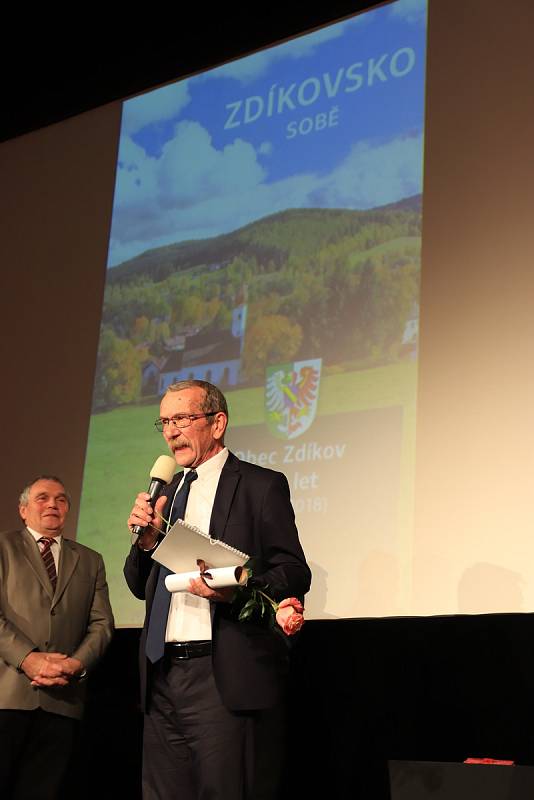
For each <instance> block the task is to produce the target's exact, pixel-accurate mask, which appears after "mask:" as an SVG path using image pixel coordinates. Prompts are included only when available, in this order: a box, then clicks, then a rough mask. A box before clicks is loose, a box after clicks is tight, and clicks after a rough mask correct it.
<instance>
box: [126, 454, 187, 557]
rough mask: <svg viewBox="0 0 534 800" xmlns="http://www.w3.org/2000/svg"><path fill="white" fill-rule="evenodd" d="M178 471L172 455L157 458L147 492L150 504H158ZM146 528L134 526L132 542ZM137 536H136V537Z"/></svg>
mask: <svg viewBox="0 0 534 800" xmlns="http://www.w3.org/2000/svg"><path fill="white" fill-rule="evenodd" d="M175 471H176V461H175V460H174V458H171V456H160V457H159V458H156V460H155V462H154V466H153V467H152V469H151V470H150V484H149V486H148V489H147V492H148V494H149V495H150V505H151V506H152V508H154V506H155V505H156V500H157V499H158V497H159V496H160V494H161V491H162V489H163V487H164V486H167V484H168V483H170V482H171V481H172V479H173V476H174V473H175ZM145 530H146V528H145V527H144V526H143V525H134V526H133V528H132V544H135V543H136V542H137V540H138V538H139V537H140V536H141V534H142V533H144V532H145ZM134 537H135V538H134Z"/></svg>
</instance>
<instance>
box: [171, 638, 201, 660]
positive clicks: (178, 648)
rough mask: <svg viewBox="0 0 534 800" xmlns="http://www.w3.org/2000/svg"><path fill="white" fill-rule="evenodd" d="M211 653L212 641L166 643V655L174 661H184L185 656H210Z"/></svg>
mask: <svg viewBox="0 0 534 800" xmlns="http://www.w3.org/2000/svg"><path fill="white" fill-rule="evenodd" d="M210 653H211V642H210V641H204V642H202V641H199V642H167V644H166V645H165V657H166V658H169V659H171V660H173V661H174V660H179V661H182V660H183V659H184V658H200V656H209V655H210Z"/></svg>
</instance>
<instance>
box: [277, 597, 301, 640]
mask: <svg viewBox="0 0 534 800" xmlns="http://www.w3.org/2000/svg"><path fill="white" fill-rule="evenodd" d="M303 612H304V606H303V605H302V603H301V602H300V600H298V599H297V598H296V597H288V598H286V599H285V600H282V602H281V603H279V604H278V610H277V612H276V621H277V623H278V624H279V625H280V627H281V628H282V630H283V631H284V633H285V634H286V635H287V636H292V635H293V634H294V633H296V632H297V631H300V629H301V628H302V626H303V625H304V613H303Z"/></svg>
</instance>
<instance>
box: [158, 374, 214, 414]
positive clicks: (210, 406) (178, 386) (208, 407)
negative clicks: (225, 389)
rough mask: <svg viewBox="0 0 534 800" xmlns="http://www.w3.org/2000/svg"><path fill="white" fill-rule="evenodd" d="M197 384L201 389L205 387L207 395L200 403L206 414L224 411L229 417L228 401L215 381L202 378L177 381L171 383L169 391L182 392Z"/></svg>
mask: <svg viewBox="0 0 534 800" xmlns="http://www.w3.org/2000/svg"><path fill="white" fill-rule="evenodd" d="M195 386H198V387H199V389H203V390H204V393H205V395H206V396H205V397H204V400H203V401H202V403H201V405H200V407H201V409H202V411H203V412H204V414H211V413H216V412H218V411H222V412H223V414H226V418H227V419H228V404H227V402H226V397H225V396H224V395H223V393H222V392H221V390H220V389H218V388H217V387H216V386H214V385H213V383H208V381H200V380H189V381H178V382H177V383H171V385H170V386H169V387H168V389H167V392H182V391H183V390H184V389H193V388H194V387H195Z"/></svg>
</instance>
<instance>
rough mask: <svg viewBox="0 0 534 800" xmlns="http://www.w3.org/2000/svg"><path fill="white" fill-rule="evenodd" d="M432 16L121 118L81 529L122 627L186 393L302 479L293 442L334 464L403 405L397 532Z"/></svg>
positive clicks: (350, 30)
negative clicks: (355, 434)
mask: <svg viewBox="0 0 534 800" xmlns="http://www.w3.org/2000/svg"><path fill="white" fill-rule="evenodd" d="M425 11H426V8H425V4H424V3H423V2H420V0H400V1H399V2H396V3H393V4H391V5H387V6H384V7H381V8H378V9H375V10H372V11H370V12H367V13H366V14H364V15H359V16H357V17H355V18H352V19H349V20H346V21H344V22H340V23H337V24H336V25H333V26H330V27H329V28H326V29H323V30H319V31H316V32H315V33H311V34H308V35H307V36H305V37H301V38H299V39H295V40H293V41H290V42H287V43H284V44H282V45H278V46H277V47H274V48H271V49H270V50H267V51H263V52H260V53H257V54H254V55H252V56H249V57H247V58H245V59H241V60H239V61H235V62H232V63H229V64H226V65H224V66H222V67H219V68H217V69H215V70H212V71H210V72H208V73H205V74H201V75H198V76H194V77H192V78H189V79H186V80H182V81H179V82H177V83H175V84H171V85H169V86H166V87H164V88H162V89H159V90H156V91H154V92H150V93H148V94H145V95H142V96H140V97H137V98H134V99H132V100H129V101H127V102H126V103H125V104H124V108H123V117H122V126H121V134H120V144H119V155H118V162H117V177H116V187H115V197H114V208H113V218H112V227H111V237H110V249H109V263H108V274H107V282H106V288H105V297H104V305H103V313H102V325H101V334H100V343H99V349H98V357H97V364H96V376H95V384H94V397H93V416H92V420H91V429H90V435H89V444H88V451H87V460H86V468H85V474H84V490H83V496H82V507H81V515H80V523H79V529H80V538H81V539H82V541H86V542H87V543H88V544H90V545H91V546H94V547H96V548H97V549H98V550H100V551H102V552H104V554H105V555H106V563H107V568H108V572H109V574H110V575H109V577H110V584H111V588H112V597H113V600H114V606H115V608H116V611H117V615H118V617H119V622H120V623H122V624H132V623H135V622H137V621H138V620H139V617H140V614H141V610H140V609H139V608H138V606H137V605H135V601H132V600H131V599H130V598H129V596H128V593H127V590H126V588H125V587H123V584H122V577H121V569H122V563H123V560H124V556H125V554H126V552H127V549H128V544H129V543H128V532H127V529H126V526H125V520H126V518H127V516H128V513H129V510H130V508H131V506H132V503H133V499H134V497H135V494H136V493H137V492H138V491H141V490H143V489H144V488H145V484H146V482H147V473H148V470H149V469H150V467H151V465H152V462H153V460H154V459H155V457H156V456H158V455H160V454H161V453H163V452H165V444H164V442H163V440H162V437H161V435H160V434H158V433H157V432H156V431H155V429H154V426H153V422H154V420H155V419H156V417H157V416H158V414H159V398H160V397H161V395H162V394H163V393H164V392H165V390H166V389H167V387H168V386H169V385H171V384H172V383H175V382H177V381H180V380H184V379H191V378H198V379H202V380H207V381H210V382H212V383H215V384H217V385H218V386H219V387H220V388H221V389H222V390H223V391H224V392H225V393H226V394H227V397H228V400H229V406H230V418H231V432H230V434H229V445H230V447H231V448H232V450H233V451H234V452H237V453H238V455H240V457H242V458H247V459H248V460H252V461H256V462H257V463H262V458H263V462H264V465H265V466H272V467H274V468H277V469H281V470H282V471H284V472H285V473H286V474H288V477H290V476H289V473H290V472H291V466H288V467H286V468H284V464H283V463H282V462H283V457H282V454H283V453H286V454H287V453H288V452H290V451H289V450H287V446H288V443H290V444H291V445H292V446H294V448H295V450H294V452H295V453H296V452H297V449H296V448H298V446H299V445H300V443H302V444H303V445H304V444H306V443H307V442H312V441H313V443H314V446H315V448H316V449H315V450H314V452H315V453H319V452H320V453H321V455H320V457H319V456H317V458H318V459H319V458H321V459H323V460H324V459H327V453H329V452H330V451H327V449H326V448H327V447H330V446H331V447H332V448H333V449H332V453H333V454H334V455H333V456H332V458H335V457H336V456H335V452H336V451H335V449H334V448H335V446H338V447H339V448H341V444H339V445H334V444H333V443H332V444H329V443H330V441H332V442H334V439H332V433H331V431H332V430H334V429H333V428H329V427H328V426H329V425H331V424H334V423H333V422H332V420H333V419H334V418H338V419H345V418H347V415H354V414H358V413H366V412H369V410H371V411H372V412H373V413H375V412H376V411H377V410H380V409H388V408H393V407H396V408H400V409H401V410H402V418H403V423H402V425H403V428H402V430H401V423H400V422H399V424H398V428H399V430H398V437H397V438H398V452H397V457H396V461H395V466H394V467H393V466H392V474H393V473H395V475H396V477H395V478H394V479H393V478H392V479H391V480H392V484H393V483H394V484H395V485H394V487H393V488H392V487H390V488H389V489H388V492H390V494H391V497H392V498H393V500H392V502H394V503H395V509H394V510H393V511H392V515H391V516H392V518H393V516H394V517H395V519H396V522H395V524H396V525H397V523H398V518H399V513H400V514H401V515H402V508H401V510H400V512H399V504H398V493H399V485H400V484H399V482H400V483H402V481H408V482H409V478H407V477H406V475H407V470H408V472H409V465H410V460H411V457H412V456H411V454H412V450H413V438H414V435H415V431H414V429H413V411H414V404H415V399H414V398H415V385H416V377H417V376H416V369H417V344H418V315H419V280H420V245H421V219H422V217H421V206H422V196H421V191H422V189H421V187H422V163H423V116H424V115H423V110H424V109H423V103H424V69H425V33H426V16H425ZM343 415H345V416H343ZM362 419H363V418H362ZM340 424H341V423H340ZM372 424H375V422H373V423H372ZM376 424H378V423H376ZM321 425H323V426H325V427H324V428H321ZM410 426H412V428H410ZM314 431H316V433H314ZM407 431H408V433H407ZM312 434H313V436H312ZM323 434H324V435H323ZM395 435H396V436H397V434H395ZM310 436H312V438H310ZM321 436H323V439H324V441H323V439H321ZM329 436H330V439H329V438H328V437H329ZM324 437H326V438H324ZM338 438H339V437H338ZM340 441H341V440H340ZM343 441H344V442H345V440H343ZM321 442H323V443H322V444H321ZM336 442H337V439H336ZM344 447H345V448H348V449H344V450H343V451H341V450H339V451H338V453H339V454H340V455H339V457H340V459H342V457H344V455H345V452H347V453H348V452H349V451H350V448H351V443H350V442H349V440H347V441H346V442H345V445H344ZM386 447H387V444H386ZM284 448H285V449H284ZM317 448H322V449H321V450H319V449H317ZM402 448H404V449H402ZM354 449H357V445H356V443H354ZM390 449H391V448H390ZM303 452H304V451H303ZM273 453H276V456H274V457H273V455H272V454H273ZM310 453H311V451H310ZM262 454H268V455H262ZM310 457H311V456H310ZM401 462H402V463H401ZM399 463H400V464H401V466H400V467H399ZM320 466H322V467H323V468H324V464H322V465H320ZM338 466H342V467H343V468H346V465H345V464H341V465H338ZM399 476H400V477H399ZM290 483H291V480H290ZM317 484H319V478H317ZM322 484H323V487H322V489H321V491H319V492H318V493H317V492H316V496H317V498H323V499H324V502H325V503H327V501H328V498H327V494H328V492H327V491H326V490H325V489H324V486H325V485H327V484H328V480H327V478H326V477H325V478H324V480H323V481H322ZM307 488H309V487H308V486H307V487H306V489H307ZM300 489H302V486H300V487H299V485H298V481H296V484H295V486H292V494H293V495H294V502H296V503H297V505H296V510H297V516H298V517H299V519H300V520H301V527H304V528H305V527H306V525H307V519H308V518H309V517H310V516H311V514H310V513H308V512H310V511H312V510H313V504H312V506H311V507H310V508H306V507H305V504H304V505H302V507H299V506H298V501H299V490H300ZM395 498H397V499H395ZM304 499H307V497H306V498H304ZM321 502H322V501H321ZM319 506H320V503H316V504H315V509H316V511H317V510H320V509H319ZM324 510H325V511H326V510H327V509H326V506H325V509H324ZM330 510H331V509H330ZM388 524H389V523H388ZM383 527H384V529H385V528H386V527H387V525H386V524H385V525H384V526H383ZM110 531H111V532H112V535H110ZM388 535H389V534H388ZM391 535H392V536H393V534H391ZM395 535H396V534H395ZM302 536H303V540H305V536H306V533H305V531H303V532H302ZM312 538H313V536H312ZM311 547H312V550H313V542H312V543H311Z"/></svg>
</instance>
